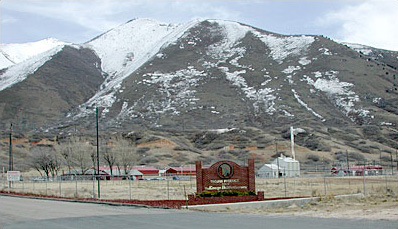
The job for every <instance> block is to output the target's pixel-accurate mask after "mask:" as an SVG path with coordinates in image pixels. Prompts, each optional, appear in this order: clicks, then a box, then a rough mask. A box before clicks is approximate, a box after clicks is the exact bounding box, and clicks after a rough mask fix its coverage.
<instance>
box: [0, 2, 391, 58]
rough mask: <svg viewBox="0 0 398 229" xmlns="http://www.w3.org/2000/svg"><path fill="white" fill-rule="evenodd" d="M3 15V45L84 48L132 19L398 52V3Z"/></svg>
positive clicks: (70, 9)
mask: <svg viewBox="0 0 398 229" xmlns="http://www.w3.org/2000/svg"><path fill="white" fill-rule="evenodd" d="M0 12H1V13H0V19H1V34H0V39H1V43H24V42H30V41H38V40H41V39H44V38H48V37H54V38H57V39H59V40H62V41H67V42H73V43H84V42H86V41H88V40H90V39H92V38H94V37H95V36H97V35H99V34H101V33H103V32H106V31H107V30H109V29H112V28H114V27H116V26H118V25H120V24H123V23H125V22H127V21H128V20H130V19H133V18H153V19H156V20H158V21H160V22H166V23H185V22H188V21H190V20H193V19H197V18H210V19H223V20H233V21H238V22H242V23H244V24H248V25H252V26H255V27H258V28H261V29H264V30H268V31H271V32H276V33H281V34H287V35H289V34H317V35H325V36H327V37H330V38H332V39H334V40H336V41H347V42H353V43H360V44H365V45H369V46H373V47H377V48H384V49H389V50H395V51H398V26H397V23H398V0H373V1H363V0H352V1H342V0H333V1H325V0H323V1H314V0H312V1H299V0H296V1H287V0H283V1H280V0H279V1H277V0H274V1H265V0H256V1H254V0H253V1H252V0H246V1H238V0H223V1H205V0H201V1H196V0H179V1H173V0H41V1H40V0H25V1H22V0H0Z"/></svg>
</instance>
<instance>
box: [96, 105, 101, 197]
mask: <svg viewBox="0 0 398 229" xmlns="http://www.w3.org/2000/svg"><path fill="white" fill-rule="evenodd" d="M95 119H96V127H97V180H98V199H100V198H101V191H100V179H101V177H100V176H99V175H100V167H99V164H100V163H99V160H100V158H99V137H98V107H96V108H95Z"/></svg>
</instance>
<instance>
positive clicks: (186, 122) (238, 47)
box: [0, 19, 398, 148]
mask: <svg viewBox="0 0 398 229" xmlns="http://www.w3.org/2000/svg"><path fill="white" fill-rule="evenodd" d="M52 44H53V46H52V48H51V49H50V48H49V49H47V51H45V52H41V53H40V54H37V55H31V56H29V57H27V56H26V57H24V58H25V59H24V60H22V59H23V58H22V57H20V58H21V59H19V60H20V61H19V62H18V61H16V59H17V58H14V59H12V58H11V57H10V54H7V55H9V56H8V57H7V58H8V59H9V60H12V63H13V64H12V65H9V66H8V68H7V69H3V70H2V71H1V72H0V74H1V75H0V118H1V120H2V123H1V125H6V123H9V122H11V121H12V122H16V119H18V120H19V122H21V123H22V122H23V123H25V125H26V126H29V124H28V123H30V124H31V126H36V127H37V126H42V125H44V124H46V125H47V126H53V127H54V125H53V123H57V124H58V125H57V127H59V126H62V128H67V127H68V126H72V125H73V126H76V125H79V126H85V127H87V126H89V125H93V124H92V121H91V120H92V117H93V115H94V112H95V109H94V108H96V107H97V108H99V111H100V118H101V123H102V125H103V126H105V127H106V128H108V129H111V128H114V129H115V130H119V131H122V130H126V131H128V130H131V129H132V128H142V127H145V128H155V129H158V130H159V129H161V130H168V131H176V130H207V129H230V128H245V127H253V128H259V129H261V130H262V131H263V130H264V131H266V130H269V129H272V130H275V131H274V132H277V133H281V132H282V130H284V129H286V128H287V127H288V126H290V125H300V126H301V127H305V128H307V130H308V129H311V130H312V132H317V133H318V135H316V136H317V138H316V142H317V144H315V145H314V144H313V142H312V143H311V144H310V145H309V146H307V147H313V148H314V147H315V148H321V146H322V139H326V138H329V140H330V138H331V137H330V135H328V134H327V133H328V131H332V130H333V131H334V135H333V138H335V142H345V141H346V139H348V138H347V137H345V136H347V134H346V133H345V132H346V131H348V130H347V128H348V129H349V131H348V132H349V133H348V134H349V135H351V137H350V139H355V138H358V139H360V138H368V139H370V138H371V140H372V141H379V140H380V139H383V140H382V141H383V144H386V145H388V146H389V147H393V145H394V144H393V143H392V142H393V141H392V139H393V138H394V136H395V135H394V133H395V131H397V130H396V125H397V122H396V120H397V115H398V109H397V107H398V102H397V101H398V100H397V84H398V82H397V79H396V75H397V69H396V67H397V66H398V64H397V63H398V59H397V56H398V55H397V52H391V51H386V50H378V49H374V48H370V47H365V46H360V45H355V46H354V45H351V44H340V43H337V42H334V41H332V40H330V39H328V38H325V37H323V36H309V35H296V36H285V35H281V34H275V33H271V32H268V31H264V30H261V29H258V28H254V27H251V26H249V25H244V24H241V23H238V22H232V21H222V20H196V21H191V22H188V23H185V24H178V25H174V24H165V23H160V22H157V21H155V20H151V19H136V20H132V21H129V22H127V23H126V24H123V25H121V26H119V27H117V28H115V29H112V30H110V31H108V32H106V33H104V34H102V35H100V36H98V37H96V38H94V39H92V40H91V41H88V42H86V43H84V44H65V43H62V42H52ZM55 44H57V45H55ZM50 46H51V45H49V46H47V47H50ZM9 47H11V46H9ZM20 47H22V46H20ZM32 49H33V48H32ZM11 50H12V49H11ZM42 50H44V49H42ZM7 53H16V51H15V52H13V51H8V52H7ZM16 56H17V55H16ZM0 58H1V57H0ZM4 58H5V57H4ZM4 58H3V59H4ZM4 66H6V64H4ZM24 101H29V102H24ZM32 123H34V124H35V125H32ZM364 126H374V127H375V128H383V127H385V126H388V128H389V129H388V131H387V132H386V133H383V134H381V133H380V134H381V135H379V136H382V137H380V138H379V137H377V136H376V135H377V134H376V135H374V134H373V133H371V132H363V131H362V128H364ZM305 128H304V129H305ZM53 130H54V131H56V130H57V129H53ZM384 131H386V130H385V129H384ZM309 132H311V131H309ZM307 133H308V131H307ZM378 134H379V132H378ZM314 136H315V135H314ZM352 136H354V137H352ZM375 139H378V140H375ZM312 141H315V140H314V138H313V137H312ZM305 144H306V143H305V142H303V145H305ZM328 147H335V146H333V145H332V144H329V146H328ZM336 147H337V146H336ZM326 148H327V147H326Z"/></svg>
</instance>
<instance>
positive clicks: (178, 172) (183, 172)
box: [166, 166, 196, 176]
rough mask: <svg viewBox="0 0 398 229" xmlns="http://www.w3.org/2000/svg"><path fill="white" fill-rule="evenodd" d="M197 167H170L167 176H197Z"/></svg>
mask: <svg viewBox="0 0 398 229" xmlns="http://www.w3.org/2000/svg"><path fill="white" fill-rule="evenodd" d="M195 175H196V167H192V166H191V167H170V168H168V169H167V170H166V176H195Z"/></svg>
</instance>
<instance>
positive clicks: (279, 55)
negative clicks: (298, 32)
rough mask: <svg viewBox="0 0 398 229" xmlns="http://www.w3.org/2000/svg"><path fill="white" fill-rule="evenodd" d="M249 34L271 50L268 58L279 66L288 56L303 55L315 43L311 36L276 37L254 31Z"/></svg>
mask: <svg viewBox="0 0 398 229" xmlns="http://www.w3.org/2000/svg"><path fill="white" fill-rule="evenodd" d="M251 32H252V33H253V34H254V35H255V36H257V37H258V38H259V39H260V40H261V41H262V42H264V44H265V45H267V46H268V47H269V48H270V49H271V53H270V56H271V57H272V58H273V59H274V60H275V61H277V62H278V63H280V64H281V63H283V60H284V59H285V58H287V57H288V56H298V55H300V54H302V53H304V52H305V51H306V50H307V49H308V47H309V46H310V45H311V44H312V43H313V42H314V41H315V39H314V37H312V36H304V35H302V36H288V37H277V36H274V35H271V34H263V33H261V32H259V31H256V30H252V31H251Z"/></svg>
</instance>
